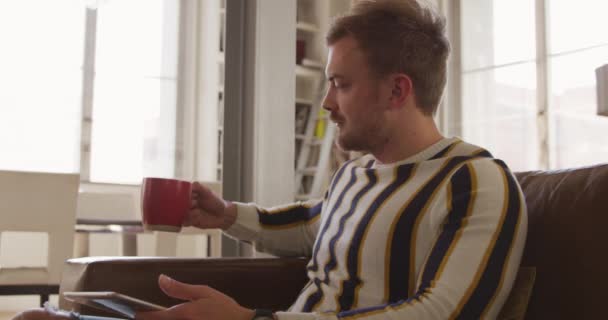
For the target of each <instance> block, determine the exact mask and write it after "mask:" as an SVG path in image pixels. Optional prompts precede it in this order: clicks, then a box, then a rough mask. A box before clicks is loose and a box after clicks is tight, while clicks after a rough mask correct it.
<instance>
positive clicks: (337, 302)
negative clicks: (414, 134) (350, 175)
mask: <svg viewBox="0 0 608 320" xmlns="http://www.w3.org/2000/svg"><path fill="white" fill-rule="evenodd" d="M398 169H399V167H395V168H394V170H393V180H392V182H391V184H392V183H393V182H395V181H396V180H397V178H398V177H397V172H398V171H399V170H398ZM415 170H416V166H414V167H413V168H412V172H411V174H410V177H411V176H412V175H413V174H414V172H415ZM391 184H389V186H390V185H391ZM399 189H401V187H399V188H398V189H396V190H394V191H393V193H392V194H391V195H390V196H388V197H387V198H386V199H385V200H384V201H383V202H382V204H380V206H378V209H377V210H376V212H382V209H383V208H384V206H385V205H386V204H387V203H388V202H389V201H390V199H392V197H393V196H394V195H395V194H396V193H397V192H398V191H399ZM378 197H380V194H378ZM378 197H376V199H378ZM376 199H374V201H372V202H370V205H369V207H367V210H366V211H364V212H367V211H368V210H369V208H370V207H371V206H372V204H373V203H374V202H375V201H376ZM376 216H377V214H374V215H373V216H372V219H371V220H370V221H369V223H368V226H373V225H374V224H373V222H374V219H375V218H376ZM357 227H358V225H357ZM357 227H356V228H357ZM356 228H355V229H356ZM368 231H369V228H365V231H364V232H363V236H362V237H361V247H360V248H359V252H358V255H357V263H358V265H359V266H362V265H363V262H362V261H363V258H362V256H363V244H364V243H365V239H366V238H367V233H368ZM352 240H353V238H352V237H351V243H349V245H348V247H347V248H350V246H351V244H352ZM347 259H348V250H346V251H345V254H344V261H347ZM361 269H362V268H359V270H358V271H357V277H358V278H359V279H360V278H361ZM343 285H344V281H342V282H341V284H340V290H339V293H338V294H337V295H336V297H335V300H336V306H338V305H340V303H339V301H338V297H340V296H341V295H342V294H343V293H344V286H343ZM359 289H361V283H360V284H358V285H357V286H356V287H355V291H354V298H353V304H352V309H356V308H357V304H358V303H359Z"/></svg>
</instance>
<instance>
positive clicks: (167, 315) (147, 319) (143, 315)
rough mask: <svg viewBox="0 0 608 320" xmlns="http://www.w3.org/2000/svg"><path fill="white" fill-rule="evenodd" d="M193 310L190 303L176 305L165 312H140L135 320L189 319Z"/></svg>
mask: <svg viewBox="0 0 608 320" xmlns="http://www.w3.org/2000/svg"><path fill="white" fill-rule="evenodd" d="M190 309H192V307H191V306H190V304H189V303H182V304H178V305H175V306H173V307H171V308H169V309H167V310H163V311H150V312H138V313H137V314H136V315H135V320H176V319H188V317H187V315H188V314H189V311H188V310H190Z"/></svg>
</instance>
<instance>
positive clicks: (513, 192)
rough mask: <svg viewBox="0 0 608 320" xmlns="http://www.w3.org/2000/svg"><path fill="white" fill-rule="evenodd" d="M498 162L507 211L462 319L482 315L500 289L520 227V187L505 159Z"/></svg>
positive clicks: (461, 316)
mask: <svg viewBox="0 0 608 320" xmlns="http://www.w3.org/2000/svg"><path fill="white" fill-rule="evenodd" d="M495 162H496V163H497V164H498V165H499V166H500V167H501V169H502V170H503V171H504V174H505V176H506V178H507V185H508V190H509V191H508V199H509V200H508V201H509V202H508V206H507V213H506V217H505V220H504V223H503V225H502V227H501V229H500V233H499V235H498V238H497V239H496V244H495V246H494V249H493V250H492V253H491V254H490V257H489V259H488V264H487V265H486V268H485V270H484V272H483V275H482V276H481V278H480V280H479V283H478V285H477V288H476V289H475V291H474V292H473V294H472V295H471V297H470V298H469V300H468V301H467V303H466V304H465V305H464V306H463V308H462V310H461V312H460V314H459V315H458V319H478V318H479V317H480V316H481V314H482V313H483V311H484V310H485V309H486V307H487V305H488V303H489V302H490V300H491V299H492V297H493V296H494V295H495V294H496V290H497V289H498V285H499V283H500V279H501V276H502V273H503V268H504V266H505V261H506V259H507V256H508V254H509V250H510V248H511V246H512V244H513V240H514V238H515V233H516V231H517V230H516V228H517V224H518V222H519V217H520V210H521V201H522V199H521V195H520V193H519V188H518V186H517V182H516V181H515V178H513V176H512V175H511V173H510V171H509V169H508V168H507V166H506V165H505V164H504V162H502V161H500V160H495Z"/></svg>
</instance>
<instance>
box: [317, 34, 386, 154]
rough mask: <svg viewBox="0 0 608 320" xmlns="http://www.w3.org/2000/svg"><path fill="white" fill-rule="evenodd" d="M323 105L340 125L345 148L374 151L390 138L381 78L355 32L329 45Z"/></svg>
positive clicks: (339, 135)
mask: <svg viewBox="0 0 608 320" xmlns="http://www.w3.org/2000/svg"><path fill="white" fill-rule="evenodd" d="M325 73H326V75H327V79H328V87H327V93H326V95H325V99H324V100H323V107H324V108H325V109H326V110H328V111H329V112H331V115H330V118H331V120H332V121H333V122H335V123H336V126H337V127H338V146H339V147H340V148H341V149H343V150H352V151H364V152H371V151H372V150H375V149H376V148H378V147H379V146H380V145H382V144H383V143H384V142H385V141H386V140H387V139H388V129H387V128H386V127H385V126H384V125H383V124H384V110H385V109H386V108H385V105H386V103H387V102H386V101H385V102H384V103H382V94H383V92H382V90H381V85H380V82H379V81H377V80H376V78H375V77H373V76H372V75H371V73H370V70H369V66H368V62H367V59H366V57H365V54H364V53H363V51H361V49H359V47H358V45H357V42H356V40H355V39H354V38H352V37H351V36H347V37H344V38H342V39H340V40H338V41H336V42H335V43H334V44H332V45H330V46H329V55H328V59H327V67H326V69H325Z"/></svg>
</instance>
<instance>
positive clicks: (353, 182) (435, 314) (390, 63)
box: [138, 0, 527, 320]
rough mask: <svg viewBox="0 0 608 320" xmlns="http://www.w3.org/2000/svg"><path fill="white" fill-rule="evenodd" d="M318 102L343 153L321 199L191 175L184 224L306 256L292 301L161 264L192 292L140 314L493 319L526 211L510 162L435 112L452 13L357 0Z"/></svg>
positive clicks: (340, 25) (173, 289)
mask: <svg viewBox="0 0 608 320" xmlns="http://www.w3.org/2000/svg"><path fill="white" fill-rule="evenodd" d="M327 44H328V47H329V55H328V61H327V67H326V75H327V79H328V88H327V93H326V96H325V99H324V101H323V107H324V108H325V109H326V110H328V111H329V112H330V113H331V120H332V121H333V122H334V123H335V124H336V126H337V128H338V132H339V133H338V138H337V140H338V141H337V142H338V144H339V146H340V147H341V148H342V149H344V150H355V151H362V152H364V153H367V154H366V155H364V156H362V157H360V158H358V159H354V160H352V161H349V162H347V163H345V164H344V165H343V166H342V167H341V168H339V170H338V171H337V172H336V173H335V175H334V176H333V178H332V180H331V182H330V185H329V188H328V190H327V192H326V194H325V196H324V198H323V199H319V200H313V201H309V202H306V203H296V204H292V205H288V206H283V207H276V208H272V209H264V208H259V207H257V206H256V205H254V204H244V203H234V202H228V201H224V200H223V199H221V198H218V197H217V196H216V195H214V194H213V193H212V192H211V191H210V190H209V189H207V188H205V187H203V186H202V185H200V184H195V185H194V186H195V188H194V195H195V199H196V205H195V206H194V209H193V210H192V211H191V212H190V215H189V217H188V220H187V222H186V224H188V225H193V226H196V227H199V228H218V227H219V228H222V229H224V230H225V231H226V232H227V233H228V234H230V235H232V236H234V237H237V238H239V239H241V240H245V241H251V242H254V243H255V245H256V248H257V249H258V250H261V251H265V252H269V253H272V254H275V255H279V256H302V255H304V256H310V257H311V260H310V262H309V264H308V267H307V271H308V277H309V280H310V281H309V283H308V285H306V286H305V287H304V288H303V289H302V291H301V293H300V295H299V297H298V298H297V300H296V301H295V302H294V304H293V305H292V306H291V308H290V310H288V311H286V312H278V313H275V314H271V313H269V312H263V311H254V310H250V309H247V308H244V307H242V306H240V305H238V303H237V302H235V301H234V300H232V299H231V298H229V297H227V296H225V295H224V294H222V293H220V292H218V291H216V290H214V289H212V288H209V287H206V286H193V285H189V284H183V283H180V282H177V281H175V280H172V279H169V278H167V277H165V276H161V278H160V279H159V285H160V287H161V288H162V290H163V291H165V292H166V293H167V294H168V295H170V296H173V297H176V298H180V299H183V300H186V301H187V302H185V303H183V304H180V305H177V306H174V307H172V308H170V309H169V310H167V311H161V312H154V313H145V314H139V315H138V318H140V319H144V320H164V319H202V320H219V319H227V320H250V319H273V318H274V319H280V320H289V319H298V320H304V319H366V320H367V319H369V320H371V319H448V318H450V319H451V318H460V319H478V318H490V319H491V318H495V317H496V316H497V314H498V312H499V311H500V308H501V307H502V305H503V303H504V301H505V299H506V297H507V295H508V293H509V291H510V289H511V286H512V283H513V281H514V278H515V275H516V272H517V269H518V267H519V262H520V259H521V255H522V252H523V247H524V242H525V236H526V229H527V215H526V208H525V203H524V199H523V195H522V193H521V190H520V188H519V186H518V185H517V182H516V180H515V179H514V177H513V175H512V174H511V173H510V171H509V170H508V168H507V167H506V165H505V164H504V163H503V162H502V161H500V160H496V159H493V158H492V156H491V155H490V153H489V152H488V151H486V150H484V149H482V148H479V147H476V146H473V145H470V144H467V143H465V142H463V141H461V140H459V139H455V138H444V137H442V136H441V134H440V133H439V131H438V129H437V127H436V126H435V123H434V121H433V114H434V113H435V111H436V110H437V107H438V105H439V103H440V100H441V96H442V92H443V89H444V87H445V82H446V60H447V56H448V51H449V49H448V43H447V40H446V39H445V36H444V21H443V20H442V19H441V18H439V17H438V16H437V15H436V14H435V13H433V12H432V11H431V10H430V9H429V8H427V7H426V6H423V5H420V4H419V3H418V2H417V1H415V0H377V1H358V2H357V3H356V4H355V5H354V7H353V8H352V9H351V11H350V12H349V13H348V14H347V15H345V16H343V17H341V18H339V19H337V20H336V21H335V22H334V24H333V25H332V26H331V28H330V30H329V33H328V36H327Z"/></svg>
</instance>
